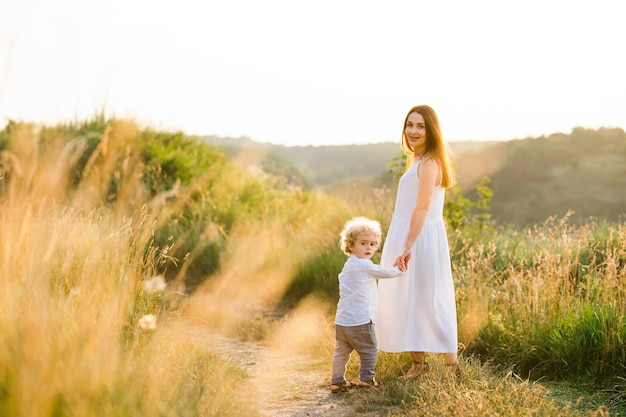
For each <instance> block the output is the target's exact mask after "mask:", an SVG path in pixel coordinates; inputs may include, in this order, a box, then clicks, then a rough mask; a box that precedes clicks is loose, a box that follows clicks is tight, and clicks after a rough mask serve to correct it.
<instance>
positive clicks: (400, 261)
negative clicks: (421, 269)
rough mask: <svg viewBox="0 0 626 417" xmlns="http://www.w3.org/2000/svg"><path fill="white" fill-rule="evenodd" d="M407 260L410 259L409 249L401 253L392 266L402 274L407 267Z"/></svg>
mask: <svg viewBox="0 0 626 417" xmlns="http://www.w3.org/2000/svg"><path fill="white" fill-rule="evenodd" d="M409 259H411V249H405V250H404V251H402V253H401V254H400V256H398V257H397V258H396V260H395V262H394V263H393V266H397V267H398V268H400V270H401V271H402V272H404V271H406V269H407V267H408V264H409Z"/></svg>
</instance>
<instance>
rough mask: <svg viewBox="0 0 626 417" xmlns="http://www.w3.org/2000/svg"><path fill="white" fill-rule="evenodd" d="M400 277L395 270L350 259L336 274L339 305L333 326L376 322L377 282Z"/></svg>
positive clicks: (396, 269)
mask: <svg viewBox="0 0 626 417" xmlns="http://www.w3.org/2000/svg"><path fill="white" fill-rule="evenodd" d="M400 275H402V271H401V270H400V268H398V267H397V266H394V267H385V266H380V265H376V264H375V263H374V262H372V261H371V260H370V259H367V258H359V257H357V256H356V255H350V257H349V258H348V260H347V261H346V263H345V265H344V266H343V270H342V271H341V273H339V303H337V313H336V314H335V324H338V325H340V326H359V325H361V324H367V323H369V322H370V321H371V322H372V323H373V322H374V319H375V318H376V317H375V316H376V305H377V303H378V288H377V286H376V280H377V279H380V278H395V277H398V276H400Z"/></svg>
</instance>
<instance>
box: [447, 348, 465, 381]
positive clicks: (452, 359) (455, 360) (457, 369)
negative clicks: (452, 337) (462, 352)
mask: <svg viewBox="0 0 626 417" xmlns="http://www.w3.org/2000/svg"><path fill="white" fill-rule="evenodd" d="M444 362H445V364H446V366H449V367H450V368H452V369H454V375H455V376H456V379H457V380H458V381H459V382H460V381H461V378H462V377H463V370H462V369H461V365H459V357H458V355H457V354H456V353H444Z"/></svg>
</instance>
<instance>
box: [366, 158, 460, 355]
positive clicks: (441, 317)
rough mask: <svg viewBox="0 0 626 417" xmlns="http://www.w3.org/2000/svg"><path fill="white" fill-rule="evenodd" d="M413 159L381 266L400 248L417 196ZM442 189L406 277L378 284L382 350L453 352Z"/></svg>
mask: <svg viewBox="0 0 626 417" xmlns="http://www.w3.org/2000/svg"><path fill="white" fill-rule="evenodd" d="M420 163H421V160H419V159H416V160H415V161H413V164H412V165H411V167H410V168H409V170H408V171H407V172H405V173H404V175H402V177H401V178H400V183H399V186H398V195H397V197H396V205H395V209H394V213H393V217H392V219H391V224H390V225H389V231H388V232H387V236H386V238H385V244H384V246H383V250H382V254H381V261H380V264H381V265H383V266H392V265H393V262H394V261H395V259H396V257H397V256H398V255H400V253H401V252H402V249H403V245H404V240H405V238H406V235H407V233H408V230H409V224H410V222H411V213H412V212H413V208H414V207H415V200H416V198H417V188H418V178H417V169H418V167H419V164H420ZM444 197H445V189H444V188H441V187H435V192H434V195H433V198H432V201H431V203H430V209H429V210H428V214H427V217H426V222H425V224H424V228H423V229H422V231H421V233H420V235H419V237H418V239H417V241H416V242H415V246H413V252H412V255H411V259H410V260H409V264H408V268H407V271H406V272H405V275H404V276H402V277H399V278H396V279H387V280H379V281H378V310H377V314H376V323H375V329H376V336H377V339H378V348H379V349H380V350H382V351H385V352H437V353H456V352H457V350H458V347H457V318H456V301H455V297H454V283H453V281H452V269H451V266H450V251H449V248H448V236H447V233H446V228H445V223H444V220H443V205H444Z"/></svg>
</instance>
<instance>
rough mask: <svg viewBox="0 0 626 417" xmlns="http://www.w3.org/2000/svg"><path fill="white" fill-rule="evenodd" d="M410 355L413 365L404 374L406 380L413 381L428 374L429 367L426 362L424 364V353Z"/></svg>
mask: <svg viewBox="0 0 626 417" xmlns="http://www.w3.org/2000/svg"><path fill="white" fill-rule="evenodd" d="M409 353H410V355H411V359H412V360H413V364H412V365H411V369H409V372H407V373H406V376H405V378H406V379H415V378H419V377H420V376H422V375H424V374H426V373H428V371H429V370H430V367H429V366H428V362H426V352H409Z"/></svg>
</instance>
